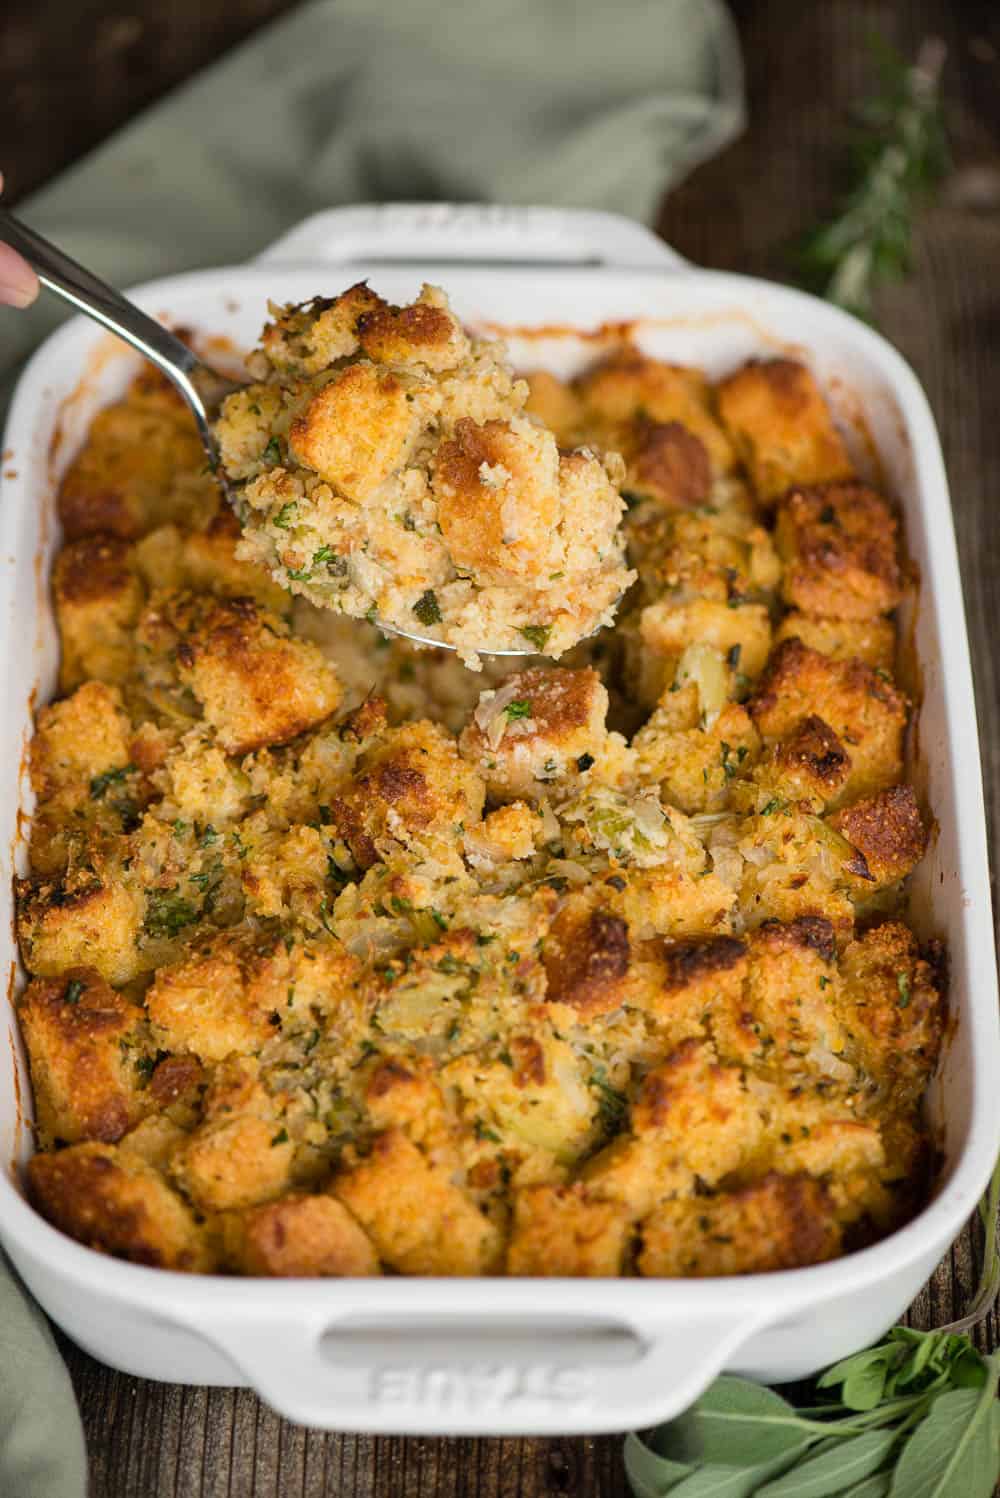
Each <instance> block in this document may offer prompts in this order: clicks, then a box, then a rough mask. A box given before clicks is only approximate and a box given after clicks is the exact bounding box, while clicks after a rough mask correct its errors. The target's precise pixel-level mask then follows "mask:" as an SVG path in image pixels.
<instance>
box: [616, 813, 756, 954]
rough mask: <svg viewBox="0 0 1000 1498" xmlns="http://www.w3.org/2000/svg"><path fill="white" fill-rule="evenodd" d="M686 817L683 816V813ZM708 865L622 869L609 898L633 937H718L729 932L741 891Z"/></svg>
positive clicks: (643, 939)
mask: <svg viewBox="0 0 1000 1498" xmlns="http://www.w3.org/2000/svg"><path fill="white" fill-rule="evenodd" d="M677 815H680V813H677ZM701 857H702V863H703V866H702V867H700V868H699V867H694V866H693V863H692V866H691V867H689V868H679V867H677V866H675V865H674V864H672V863H668V864H662V865H660V866H659V867H656V868H649V869H627V870H622V869H618V870H616V871H615V872H614V873H613V874H611V875H610V876H609V878H607V879H605V881H604V884H605V888H606V889H608V887H609V886H610V888H609V889H608V894H607V896H606V898H607V899H608V902H609V904H610V905H611V906H612V909H613V910H614V913H615V914H616V915H620V916H621V917H622V918H623V920H625V921H626V922H627V924H628V928H629V936H630V939H632V940H635V941H648V940H649V939H650V938H651V937H654V936H666V937H672V938H681V937H688V936H714V935H717V934H718V933H719V932H720V931H725V929H726V926H727V921H728V916H729V912H730V910H731V909H732V907H733V905H734V904H735V901H736V894H735V891H734V890H732V889H731V888H730V887H729V886H728V885H726V884H724V883H723V882H722V880H721V879H719V878H718V876H717V875H715V874H713V873H712V872H711V871H710V869H709V868H708V867H707V863H706V862H705V857H704V850H702V855H701Z"/></svg>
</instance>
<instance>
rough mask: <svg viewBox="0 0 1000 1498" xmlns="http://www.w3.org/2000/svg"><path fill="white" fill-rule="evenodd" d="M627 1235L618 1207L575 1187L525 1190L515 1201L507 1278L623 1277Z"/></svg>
mask: <svg viewBox="0 0 1000 1498" xmlns="http://www.w3.org/2000/svg"><path fill="white" fill-rule="evenodd" d="M630 1237H631V1229H630V1222H629V1215H628V1212H627V1211H626V1210H625V1209H624V1208H623V1207H622V1206H621V1205H619V1204H618V1203H617V1202H611V1201H601V1200H597V1199H594V1198H591V1197H590V1196H589V1195H588V1193H587V1189H586V1187H585V1186H583V1185H581V1184H580V1183H579V1182H577V1184H575V1185H573V1186H529V1187H524V1188H522V1189H521V1190H519V1191H518V1192H517V1193H516V1196H515V1198H514V1225H513V1228H512V1231H511V1237H510V1243H509V1245H508V1248H507V1273H508V1274H513V1275H522V1276H523V1275H544V1276H563V1275H577V1276H588V1277H594V1278H608V1277H610V1276H613V1275H618V1274H621V1273H622V1272H623V1269H624V1264H625V1256H626V1253H627V1251H628V1247H629V1240H630Z"/></svg>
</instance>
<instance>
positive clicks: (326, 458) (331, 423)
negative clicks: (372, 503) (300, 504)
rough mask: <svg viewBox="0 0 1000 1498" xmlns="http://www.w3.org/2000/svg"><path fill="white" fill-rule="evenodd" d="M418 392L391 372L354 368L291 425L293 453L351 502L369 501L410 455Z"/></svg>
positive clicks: (370, 366) (366, 366)
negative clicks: (414, 394) (415, 396)
mask: <svg viewBox="0 0 1000 1498" xmlns="http://www.w3.org/2000/svg"><path fill="white" fill-rule="evenodd" d="M413 393H414V392H413V390H412V389H411V388H410V386H409V385H408V384H407V382H406V381H405V380H404V379H402V378H401V377H400V376H399V375H397V374H394V373H393V372H391V371H389V370H385V369H381V368H379V367H378V366H377V365H374V364H368V363H360V364H350V365H348V367H347V368H346V369H345V370H344V371H343V372H342V373H341V374H339V375H337V376H336V377H335V378H334V379H332V380H331V381H330V382H329V384H326V385H323V386H322V388H321V389H320V390H319V392H318V394H316V395H314V396H313V398H312V400H311V401H310V402H309V404H308V406H307V407H306V409H305V411H304V412H303V414H302V415H301V416H299V417H297V418H296V419H295V420H294V421H293V422H292V424H291V427H290V428H289V433H288V450H289V453H290V455H291V456H292V457H293V458H294V459H295V461H296V462H297V463H301V464H302V465H304V466H305V467H306V468H311V469H312V470H313V472H314V473H318V474H319V476H320V478H322V479H325V480H326V482H327V483H328V484H332V485H333V487H334V488H335V489H337V490H338V491H339V492H340V493H341V494H346V495H347V497H348V499H353V500H357V501H359V502H360V501H362V500H364V499H367V497H368V496H369V495H370V494H372V493H374V491H375V490H376V489H377V488H379V486H380V485H381V484H384V483H385V481H386V479H387V478H388V477H389V476H390V474H392V473H394V472H396V470H397V469H399V468H402V467H403V465H404V464H405V462H406V460H407V458H408V457H409V455H410V452H411V450H412V448H413V444H414V442H415V440H416V437H417V432H418V430H419V422H418V419H417V412H416V409H415V405H414V403H413V402H412V401H411V400H409V399H407V397H408V396H410V395H412V394H413Z"/></svg>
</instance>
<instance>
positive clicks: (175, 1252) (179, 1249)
mask: <svg viewBox="0 0 1000 1498" xmlns="http://www.w3.org/2000/svg"><path fill="white" fill-rule="evenodd" d="M28 1195H29V1197H30V1199H31V1201H32V1203H33V1205H34V1206H36V1207H37V1208H38V1210H39V1212H41V1214H42V1216H43V1217H46V1218H48V1220H49V1222H51V1223H52V1224H53V1226H54V1227H57V1228H59V1229H61V1231H62V1232H64V1233H68V1234H69V1236H70V1237H71V1238H75V1239H76V1240H77V1242H79V1243H84V1244H86V1246H87V1247H88V1248H96V1249H99V1250H100V1251H101V1252H102V1253H106V1254H113V1255H114V1257H115V1258H118V1259H130V1260H131V1261H132V1263H134V1264H149V1265H152V1266H154V1267H155V1268H158V1269H183V1270H187V1271H189V1272H191V1273H201V1274H205V1273H208V1272H210V1271H211V1270H212V1269H213V1268H214V1255H213V1253H212V1251H211V1248H210V1245H209V1241H208V1239H207V1236H206V1233H205V1230H204V1228H203V1227H201V1226H200V1224H199V1222H198V1219H197V1218H196V1217H195V1215H194V1213H193V1212H192V1211H191V1210H190V1208H189V1207H188V1206H187V1205H186V1204H185V1202H184V1201H183V1200H182V1198H181V1197H180V1196H178V1194H177V1192H176V1191H172V1190H171V1189H170V1187H169V1186H168V1185H167V1183H166V1182H165V1181H164V1179H163V1177H162V1176H161V1175H160V1174H159V1172H158V1171H156V1170H154V1169H153V1168H152V1166H150V1165H147V1164H146V1162H145V1161H144V1160H142V1159H141V1158H140V1157H139V1156H138V1155H137V1154H133V1153H131V1152H129V1151H128V1150H123V1149H121V1148H120V1147H118V1146H115V1145H113V1144H98V1143H93V1142H91V1143H86V1144H74V1145H72V1146H71V1147H70V1148H69V1149H64V1150H60V1151H59V1152H58V1154H55V1155H34V1156H32V1158H31V1160H29V1162H28Z"/></svg>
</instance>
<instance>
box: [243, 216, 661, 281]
mask: <svg viewBox="0 0 1000 1498" xmlns="http://www.w3.org/2000/svg"><path fill="white" fill-rule="evenodd" d="M317 260H325V261H330V262H331V263H333V264H347V263H350V262H352V261H364V262H365V264H372V263H373V262H376V261H389V262H400V261H423V262H424V263H428V262H440V261H442V260H444V261H454V262H456V263H469V262H478V263H480V264H494V265H496V264H507V265H510V264H514V265H530V264H539V263H541V264H547V265H552V264H557V265H608V266H616V267H619V268H625V269H633V270H659V271H663V270H674V271H677V270H683V269H684V268H685V267H686V266H687V263H688V262H687V261H686V260H684V259H682V257H681V256H680V255H678V254H677V252H676V251H675V250H672V249H670V247H669V245H666V244H664V242H663V240H662V239H659V238H658V237H657V235H655V234H654V233H653V231H652V229H647V228H646V226H645V225H644V224H639V223H636V222H635V220H634V219H630V218H625V217H624V216H623V215H622V214H618V213H596V212H592V211H591V210H589V209H583V208H516V207H505V206H502V205H499V204H489V203H367V204H361V205H360V206H358V207H354V208H330V209H327V210H326V211H325V212H323V213H316V214H313V215H312V217H311V218H307V219H306V220H305V221H304V222H303V223H301V224H299V225H298V226H297V228H295V229H292V230H291V231H290V232H289V233H288V234H285V235H284V236H283V237H282V238H281V239H279V240H278V241H277V243H275V244H273V245H271V247H270V248H269V249H267V250H265V251H264V253H263V254H262V255H259V256H258V257H257V263H258V264H262V263H263V264H265V265H276V264H281V265H288V264H295V263H304V262H312V263H315V262H316V261H317Z"/></svg>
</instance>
